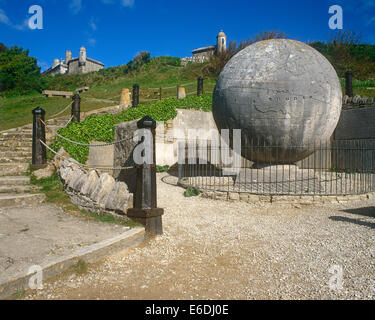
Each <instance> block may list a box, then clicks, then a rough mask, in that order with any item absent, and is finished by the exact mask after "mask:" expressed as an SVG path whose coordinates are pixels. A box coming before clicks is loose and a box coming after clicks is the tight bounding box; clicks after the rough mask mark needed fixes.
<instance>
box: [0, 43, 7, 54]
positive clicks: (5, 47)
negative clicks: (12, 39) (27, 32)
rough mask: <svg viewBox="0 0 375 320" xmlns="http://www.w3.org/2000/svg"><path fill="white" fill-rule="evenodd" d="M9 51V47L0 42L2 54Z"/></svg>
mask: <svg viewBox="0 0 375 320" xmlns="http://www.w3.org/2000/svg"><path fill="white" fill-rule="evenodd" d="M7 50H8V47H7V46H6V45H5V44H4V43H1V42H0V52H4V51H7Z"/></svg>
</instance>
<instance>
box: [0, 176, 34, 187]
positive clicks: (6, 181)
mask: <svg viewBox="0 0 375 320" xmlns="http://www.w3.org/2000/svg"><path fill="white" fill-rule="evenodd" d="M29 183H30V177H27V176H5V177H0V186H4V185H14V186H22V185H26V184H29Z"/></svg>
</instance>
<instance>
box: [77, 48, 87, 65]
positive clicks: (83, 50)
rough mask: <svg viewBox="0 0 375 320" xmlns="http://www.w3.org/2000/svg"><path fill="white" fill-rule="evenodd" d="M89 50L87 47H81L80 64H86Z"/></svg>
mask: <svg viewBox="0 0 375 320" xmlns="http://www.w3.org/2000/svg"><path fill="white" fill-rule="evenodd" d="M86 59H87V52H86V48H85V47H81V49H79V65H80V66H84V65H85V64H86Z"/></svg>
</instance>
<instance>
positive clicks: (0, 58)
mask: <svg viewBox="0 0 375 320" xmlns="http://www.w3.org/2000/svg"><path fill="white" fill-rule="evenodd" d="M41 88H42V79H41V76H40V67H39V66H38V65H37V59H36V58H34V57H30V56H29V51H28V50H24V49H23V48H21V47H17V46H13V47H11V48H10V49H7V50H5V51H2V52H0V92H2V94H3V95H4V94H6V93H9V92H12V93H16V94H25V93H28V92H32V91H40V90H41Z"/></svg>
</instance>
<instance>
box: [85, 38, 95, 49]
mask: <svg viewBox="0 0 375 320" xmlns="http://www.w3.org/2000/svg"><path fill="white" fill-rule="evenodd" d="M87 43H88V45H89V46H91V47H95V45H96V39H94V38H90V39H88V40H87Z"/></svg>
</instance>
